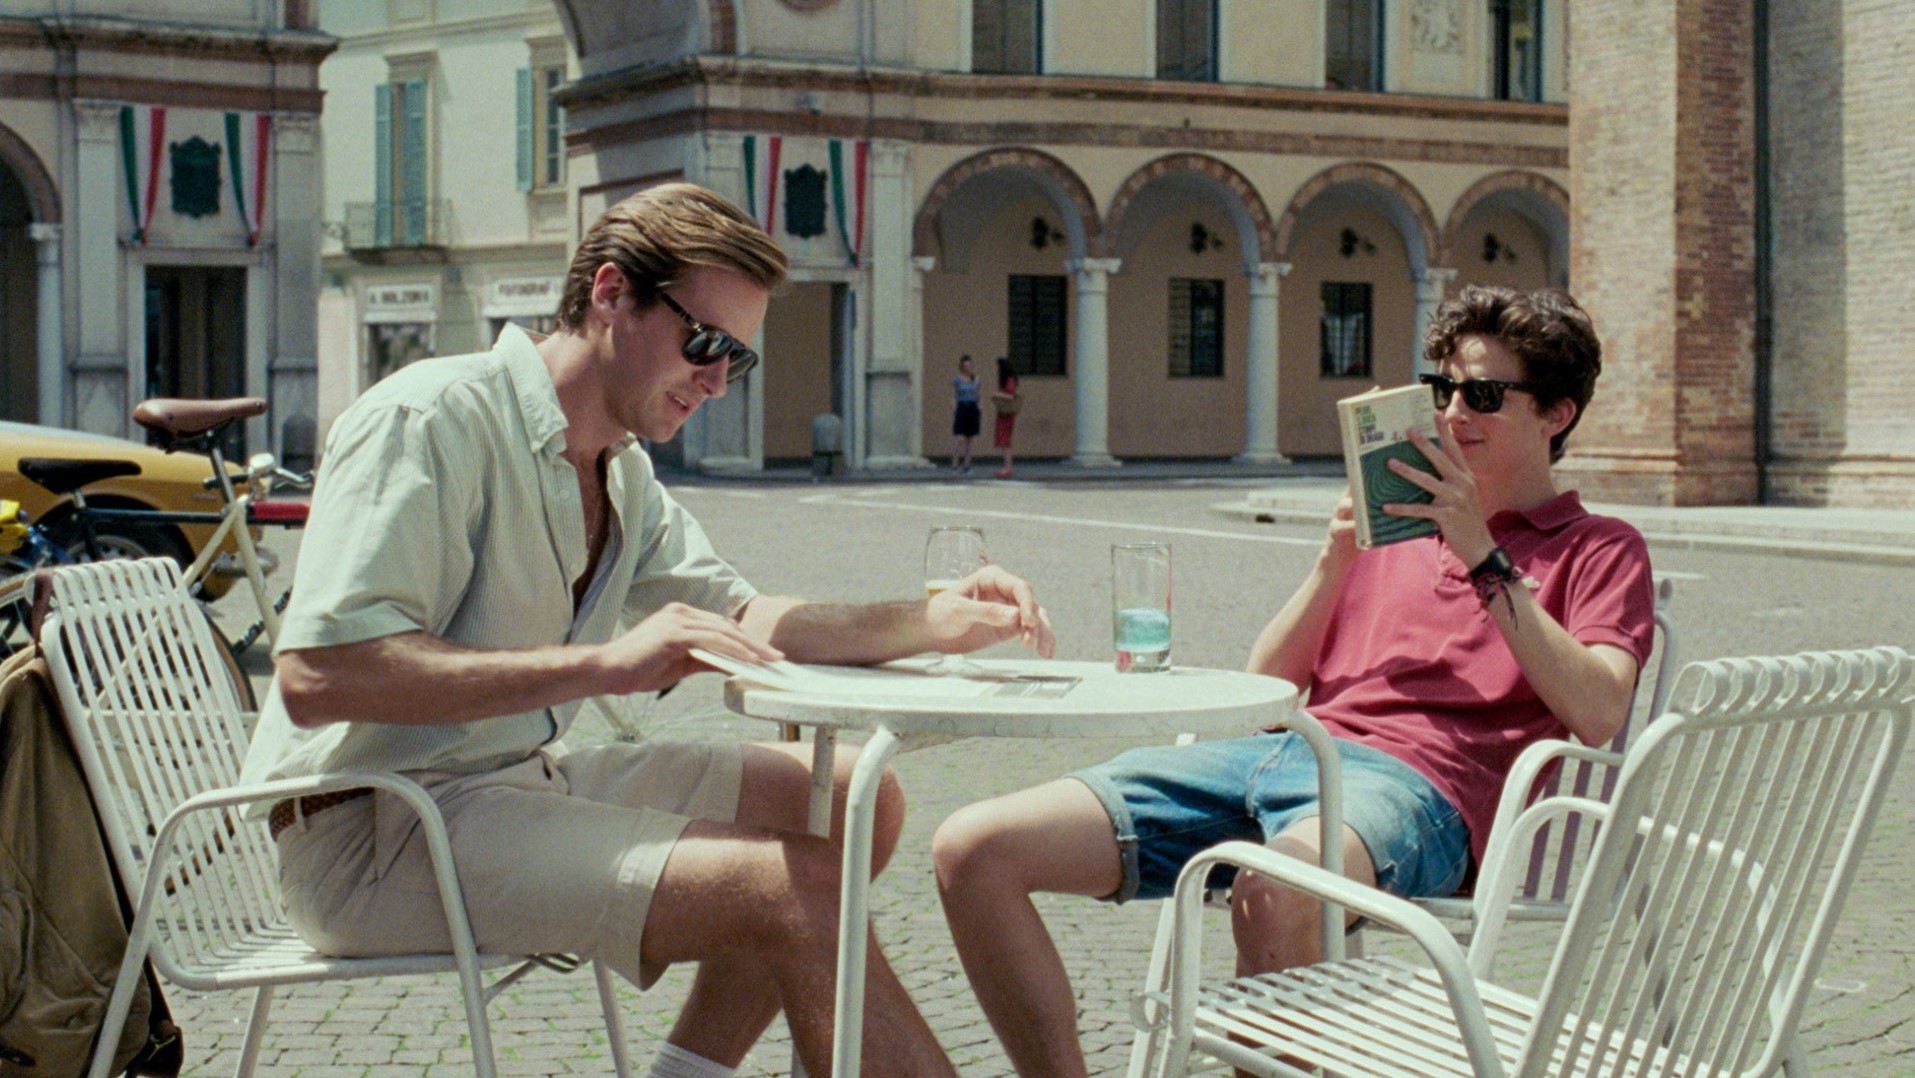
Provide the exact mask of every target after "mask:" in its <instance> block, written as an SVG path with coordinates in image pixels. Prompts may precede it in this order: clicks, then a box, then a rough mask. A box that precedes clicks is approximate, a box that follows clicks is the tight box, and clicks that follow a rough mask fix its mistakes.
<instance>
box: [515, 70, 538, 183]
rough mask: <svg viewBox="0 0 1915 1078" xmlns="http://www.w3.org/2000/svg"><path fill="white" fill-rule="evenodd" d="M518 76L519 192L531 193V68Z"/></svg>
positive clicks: (532, 150)
mask: <svg viewBox="0 0 1915 1078" xmlns="http://www.w3.org/2000/svg"><path fill="white" fill-rule="evenodd" d="M518 76H519V95H518V101H519V129H518V130H519V140H518V146H519V155H518V169H519V171H518V177H519V190H521V191H530V190H531V189H532V158H533V154H534V152H535V148H534V146H533V145H532V129H533V126H534V125H533V123H532V119H533V116H532V69H531V68H529V67H522V68H519V70H518Z"/></svg>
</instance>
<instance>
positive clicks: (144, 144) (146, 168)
mask: <svg viewBox="0 0 1915 1078" xmlns="http://www.w3.org/2000/svg"><path fill="white" fill-rule="evenodd" d="M165 146H166V108H165V106H163V105H121V106H120V164H121V166H122V171H123V172H124V173H125V175H126V204H127V209H128V210H129V211H130V212H131V214H132V219H133V242H134V243H137V244H144V243H145V242H146V230H147V229H148V228H150V227H152V224H153V203H154V202H155V201H156V200H157V199H158V198H159V192H160V153H161V151H162V150H163V149H164V147H165Z"/></svg>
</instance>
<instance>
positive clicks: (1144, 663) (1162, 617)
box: [1111, 607, 1170, 674]
mask: <svg viewBox="0 0 1915 1078" xmlns="http://www.w3.org/2000/svg"><path fill="white" fill-rule="evenodd" d="M1111 632H1112V635H1113V636H1114V637H1115V640H1116V645H1117V669H1118V670H1120V671H1124V672H1126V673H1139V674H1146V673H1155V672H1157V671H1159V670H1168V669H1170V611H1168V610H1159V609H1157V608H1155V607H1127V608H1125V609H1122V610H1118V611H1117V612H1116V613H1115V614H1113V615H1112V616H1111Z"/></svg>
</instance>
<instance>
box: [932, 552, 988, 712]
mask: <svg viewBox="0 0 1915 1078" xmlns="http://www.w3.org/2000/svg"><path fill="white" fill-rule="evenodd" d="M990 560H991V559H990V555H989V554H987V553H986V552H985V550H984V532H983V530H982V529H979V528H972V527H968V526H961V525H960V526H950V527H942V528H932V529H931V536H930V538H928V539H926V540H925V542H924V590H925V593H926V594H927V595H929V596H931V597H932V598H936V597H937V596H938V594H939V593H940V592H944V591H949V590H950V589H952V588H955V587H957V586H958V582H959V581H961V580H963V579H964V578H965V577H967V576H970V575H971V574H972V573H975V572H977V571H978V570H979V569H982V568H984V566H985V565H987V564H989V563H990ZM983 669H984V668H983V667H981V666H979V665H978V664H976V663H974V662H971V661H970V660H968V659H966V658H964V657H963V656H961V655H942V656H939V658H938V661H937V662H934V663H932V664H931V665H930V666H928V667H925V673H927V674H938V675H949V676H962V675H965V674H977V673H981V672H983Z"/></svg>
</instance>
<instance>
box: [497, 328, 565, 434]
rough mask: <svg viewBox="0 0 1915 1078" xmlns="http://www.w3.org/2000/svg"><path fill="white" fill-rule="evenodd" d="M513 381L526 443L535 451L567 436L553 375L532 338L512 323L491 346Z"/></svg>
mask: <svg viewBox="0 0 1915 1078" xmlns="http://www.w3.org/2000/svg"><path fill="white" fill-rule="evenodd" d="M492 348H493V350H494V351H496V352H498V353H499V356H500V359H501V360H502V361H503V363H504V364H505V371H506V374H507V376H508V377H510V378H511V379H512V389H513V392H514V394H515V395H516V397H517V400H518V405H519V417H520V419H521V420H522V421H523V422H524V424H525V433H526V438H527V440H528V441H529V442H530V443H531V448H532V451H533V452H538V451H539V450H541V449H544V448H545V447H546V446H548V445H551V444H552V441H553V440H554V439H561V440H562V439H563V438H564V437H565V428H566V421H565V410H564V409H562V408H560V407H559V393H558V389H557V387H555V386H553V385H552V372H551V371H549V370H547V369H546V367H545V357H543V356H541V355H539V350H538V347H537V343H536V342H535V341H534V340H533V339H532V335H531V334H529V333H527V332H526V331H525V330H523V329H521V328H519V327H518V326H516V325H513V324H512V323H510V322H507V323H506V324H505V328H504V329H502V330H500V331H499V340H498V343H497V344H495V345H493V346H492Z"/></svg>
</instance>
